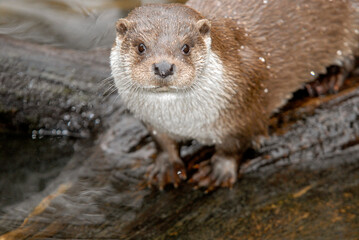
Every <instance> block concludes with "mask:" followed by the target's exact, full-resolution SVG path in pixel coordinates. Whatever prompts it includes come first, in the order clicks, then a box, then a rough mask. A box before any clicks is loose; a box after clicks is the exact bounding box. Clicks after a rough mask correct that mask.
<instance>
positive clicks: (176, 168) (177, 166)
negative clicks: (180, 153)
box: [147, 153, 187, 190]
mask: <svg viewBox="0 0 359 240" xmlns="http://www.w3.org/2000/svg"><path fill="white" fill-rule="evenodd" d="M186 178H187V175H186V168H185V166H184V164H183V162H182V161H181V160H180V159H178V160H174V161H170V160H169V158H168V155H167V154H166V153H161V154H160V155H158V156H157V158H156V161H155V162H154V163H153V164H151V165H150V166H149V167H148V170H147V180H148V186H149V187H151V186H152V185H156V186H158V188H159V189H160V190H163V188H164V187H165V186H166V185H167V184H173V186H174V187H175V188H177V187H178V185H179V183H180V182H181V181H182V180H186Z"/></svg>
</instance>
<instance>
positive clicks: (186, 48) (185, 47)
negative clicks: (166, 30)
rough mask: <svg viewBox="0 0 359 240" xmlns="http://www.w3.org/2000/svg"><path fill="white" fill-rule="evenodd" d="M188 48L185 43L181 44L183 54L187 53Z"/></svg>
mask: <svg viewBox="0 0 359 240" xmlns="http://www.w3.org/2000/svg"><path fill="white" fill-rule="evenodd" d="M189 50H190V47H189V46H188V45H187V44H185V45H183V46H182V49H181V51H182V53H183V54H185V55H187V54H188V53H189Z"/></svg>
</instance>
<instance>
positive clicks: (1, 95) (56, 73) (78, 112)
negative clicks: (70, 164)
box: [0, 36, 115, 136]
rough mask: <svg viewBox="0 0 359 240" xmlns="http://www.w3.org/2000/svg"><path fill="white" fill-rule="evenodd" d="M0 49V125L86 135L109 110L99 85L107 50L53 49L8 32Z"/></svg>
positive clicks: (107, 73)
mask: <svg viewBox="0 0 359 240" xmlns="http://www.w3.org/2000/svg"><path fill="white" fill-rule="evenodd" d="M0 49H1V50H0V130H1V129H5V128H9V127H10V128H15V129H21V130H25V131H31V130H32V129H36V130H39V129H42V130H41V131H40V134H52V135H75V136H87V135H88V134H89V133H90V132H91V131H93V130H95V129H96V128H98V127H99V126H100V123H101V120H102V118H104V117H105V116H106V115H108V114H110V113H112V112H113V106H115V105H114V104H111V98H105V99H104V96H103V91H102V88H101V80H103V79H106V78H108V77H109V76H110V69H109V60H108V57H109V51H108V50H107V51H105V50H98V51H92V52H85V51H76V50H67V49H57V48H53V47H49V46H42V45H38V44H32V43H29V42H25V41H20V40H15V39H12V38H10V37H6V36H0ZM112 102H113V100H112ZM1 124H2V125H5V126H3V127H1ZM35 133H38V132H35Z"/></svg>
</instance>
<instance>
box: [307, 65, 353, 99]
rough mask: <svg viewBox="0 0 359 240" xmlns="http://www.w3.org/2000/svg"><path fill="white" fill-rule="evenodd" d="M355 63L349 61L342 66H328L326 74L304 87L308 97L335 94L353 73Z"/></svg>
mask: <svg viewBox="0 0 359 240" xmlns="http://www.w3.org/2000/svg"><path fill="white" fill-rule="evenodd" d="M354 66H355V63H354V61H353V60H351V59H347V60H346V61H344V62H343V66H330V67H328V68H327V74H325V75H320V76H319V77H318V78H317V79H316V80H315V81H313V82H310V83H307V84H306V85H305V87H306V89H307V91H308V93H309V96H311V97H314V96H321V95H325V94H328V93H330V94H333V93H337V92H338V91H339V90H340V88H341V87H342V86H343V84H344V81H345V79H346V78H347V77H348V75H349V74H350V72H352V71H353V69H354Z"/></svg>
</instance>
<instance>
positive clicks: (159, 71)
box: [153, 61, 175, 78]
mask: <svg viewBox="0 0 359 240" xmlns="http://www.w3.org/2000/svg"><path fill="white" fill-rule="evenodd" d="M174 68H175V65H174V64H170V63H169V62H166V61H162V62H160V63H155V64H153V70H154V72H155V74H156V75H158V76H160V77H162V78H166V77H167V76H169V75H173V72H174Z"/></svg>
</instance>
